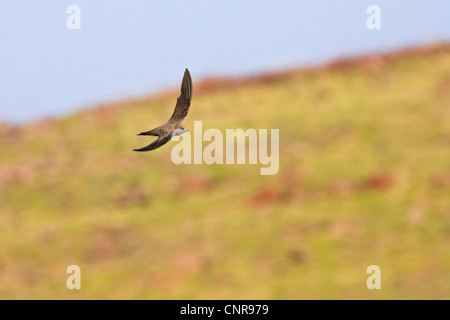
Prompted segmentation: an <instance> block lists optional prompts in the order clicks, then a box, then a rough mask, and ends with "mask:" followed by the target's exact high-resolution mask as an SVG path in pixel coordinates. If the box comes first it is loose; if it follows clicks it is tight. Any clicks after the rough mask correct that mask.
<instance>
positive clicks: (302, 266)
mask: <svg viewBox="0 0 450 320" xmlns="http://www.w3.org/2000/svg"><path fill="white" fill-rule="evenodd" d="M194 91H195V93H194V94H195V98H194V101H193V105H192V109H191V112H190V114H189V117H188V118H187V120H186V122H185V124H186V125H187V126H188V127H190V128H192V127H193V121H194V120H203V127H204V129H206V128H208V127H214V128H219V129H223V130H225V128H239V127H241V128H280V171H279V173H278V174H277V175H276V176H260V175H259V166H246V165H239V166H238V165H235V166H226V165H213V166H207V165H201V166H200V165H184V166H175V165H173V164H172V163H171V161H170V153H171V147H172V146H173V145H175V143H174V142H171V143H169V145H167V146H165V147H164V148H161V149H158V150H156V151H154V152H151V153H146V154H142V153H133V152H131V151H130V150H131V149H133V148H135V147H140V146H143V145H145V143H146V142H148V140H147V139H146V138H143V137H137V136H136V133H137V132H139V131H141V130H143V129H150V128H151V127H152V126H154V125H157V124H160V123H162V122H163V121H165V120H166V118H167V117H168V116H169V115H170V113H171V111H172V110H171V108H172V105H173V103H174V94H175V93H170V94H163V95H160V96H157V97H153V98H149V99H142V100H138V101H129V102H121V103H117V104H114V105H111V106H105V107H103V108H99V109H97V110H92V111H86V112H81V113H78V114H75V115H73V116H70V117H67V118H64V119H60V120H55V121H42V122H39V123H35V124H31V125H28V126H26V127H22V128H10V127H8V126H3V127H2V128H1V129H0V132H1V133H0V142H1V144H2V148H1V149H0V243H1V246H0V298H163V299H164V298H192V299H196V298H249V299H253V298H288V299H291V298H447V299H449V298H450V289H449V285H448V284H449V283H450V274H449V270H450V250H448V249H449V244H450V196H449V195H450V192H449V191H450V152H449V143H450V125H449V123H450V108H449V106H450V49H449V47H448V46H447V47H442V48H439V49H429V50H423V51H420V50H419V51H418V52H413V53H409V54H406V53H404V54H399V55H397V56H395V55H393V56H388V57H384V58H383V57H380V58H372V59H363V60H361V61H346V62H342V63H336V64H332V65H329V66H325V67H321V68H317V70H309V71H293V72H289V73H287V74H285V75H279V76H276V75H275V76H268V77H265V78H264V77H262V78H260V79H258V78H255V79H250V80H247V81H240V82H239V81H237V82H230V81H228V82H227V81H225V82H223V83H222V82H220V81H219V82H218V83H217V84H215V85H214V84H213V85H208V83H203V85H201V84H198V85H197V86H196V90H194ZM71 264H77V265H79V266H80V267H81V270H82V290H79V291H76V290H75V291H70V290H68V289H67V288H66V287H65V281H66V277H67V276H68V275H67V274H66V273H65V270H66V267H67V266H68V265H71ZM371 264H377V265H379V266H380V267H381V271H382V290H378V291H376V290H375V291H370V290H368V289H367V288H366V279H367V277H368V275H367V274H366V273H365V271H366V268H367V266H369V265H371Z"/></svg>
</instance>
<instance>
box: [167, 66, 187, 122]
mask: <svg viewBox="0 0 450 320" xmlns="http://www.w3.org/2000/svg"><path fill="white" fill-rule="evenodd" d="M191 100H192V78H191V74H190V73H189V70H188V69H186V71H185V72H184V76H183V82H182V83H181V94H180V96H179V97H178V98H177V104H176V105H175V109H174V110H173V114H172V117H171V118H170V119H169V121H168V122H181V121H183V119H184V118H186V116H187V114H188V112H189V107H190V106H191Z"/></svg>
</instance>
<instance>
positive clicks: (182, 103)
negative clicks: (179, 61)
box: [133, 68, 192, 151]
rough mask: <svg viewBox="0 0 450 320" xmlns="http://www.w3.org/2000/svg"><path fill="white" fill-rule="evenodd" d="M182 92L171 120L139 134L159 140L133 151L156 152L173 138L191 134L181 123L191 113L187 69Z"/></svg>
mask: <svg viewBox="0 0 450 320" xmlns="http://www.w3.org/2000/svg"><path fill="white" fill-rule="evenodd" d="M180 91H181V93H180V96H179V97H178V98H177V103H176V104H175V109H174V110H173V114H172V116H171V117H170V119H169V120H168V121H167V122H166V123H165V124H163V125H161V126H159V127H156V128H154V129H152V130H150V131H145V132H141V133H138V136H157V137H158V138H157V139H156V140H155V141H153V142H152V143H150V144H149V145H148V146H146V147H143V148H140V149H133V151H150V150H155V149H157V148H159V147H161V146H163V145H165V144H166V143H167V142H169V141H170V140H172V138H173V137H175V136H181V135H182V134H185V133H186V132H189V130H188V129H187V128H186V127H185V126H184V125H183V124H182V123H181V122H182V121H183V120H184V118H186V116H187V114H188V112H189V108H190V106H191V100H192V78H191V74H190V73H189V70H188V69H187V68H186V70H185V71H184V76H183V81H182V82H181V90H180Z"/></svg>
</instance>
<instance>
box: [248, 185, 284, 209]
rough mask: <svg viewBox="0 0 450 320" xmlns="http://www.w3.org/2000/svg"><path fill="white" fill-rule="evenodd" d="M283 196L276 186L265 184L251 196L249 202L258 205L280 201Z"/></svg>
mask: <svg viewBox="0 0 450 320" xmlns="http://www.w3.org/2000/svg"><path fill="white" fill-rule="evenodd" d="M283 198H284V195H283V192H282V191H281V190H280V189H279V188H278V187H275V186H265V187H262V188H261V189H259V190H258V191H257V192H256V193H255V194H253V195H252V196H251V198H250V204H252V205H253V206H256V207H259V206H263V205H265V204H267V203H271V202H281V201H282V200H283Z"/></svg>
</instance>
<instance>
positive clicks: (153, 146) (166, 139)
mask: <svg viewBox="0 0 450 320" xmlns="http://www.w3.org/2000/svg"><path fill="white" fill-rule="evenodd" d="M170 139H172V135H171V134H170V133H169V134H166V135H161V136H159V137H158V139H156V140H155V141H153V142H152V143H150V144H149V145H148V146H146V147H143V148H141V149H134V150H133V151H150V150H155V149H157V148H159V147H161V146H163V145H165V144H166V143H167V142H169V141H170Z"/></svg>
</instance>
